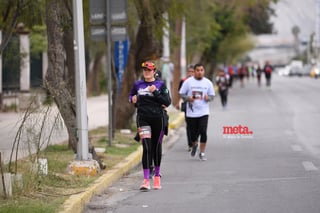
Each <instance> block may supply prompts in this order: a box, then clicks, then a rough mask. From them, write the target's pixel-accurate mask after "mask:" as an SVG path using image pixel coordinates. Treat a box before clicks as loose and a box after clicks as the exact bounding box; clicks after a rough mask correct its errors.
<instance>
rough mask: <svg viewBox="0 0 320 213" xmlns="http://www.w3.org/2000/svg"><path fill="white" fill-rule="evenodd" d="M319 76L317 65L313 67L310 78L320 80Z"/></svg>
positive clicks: (319, 70)
mask: <svg viewBox="0 0 320 213" xmlns="http://www.w3.org/2000/svg"><path fill="white" fill-rule="evenodd" d="M319 76H320V69H319V66H317V65H314V66H312V69H311V71H310V77H311V78H318V77H319Z"/></svg>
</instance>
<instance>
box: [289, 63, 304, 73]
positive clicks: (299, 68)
mask: <svg viewBox="0 0 320 213" xmlns="http://www.w3.org/2000/svg"><path fill="white" fill-rule="evenodd" d="M302 75H303V63H302V61H299V60H293V61H291V63H290V71H289V76H302Z"/></svg>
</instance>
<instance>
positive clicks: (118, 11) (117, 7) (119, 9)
mask: <svg viewBox="0 0 320 213" xmlns="http://www.w3.org/2000/svg"><path fill="white" fill-rule="evenodd" d="M110 7H111V8H110V12H111V24H123V23H126V22H127V0H111V6H110Z"/></svg>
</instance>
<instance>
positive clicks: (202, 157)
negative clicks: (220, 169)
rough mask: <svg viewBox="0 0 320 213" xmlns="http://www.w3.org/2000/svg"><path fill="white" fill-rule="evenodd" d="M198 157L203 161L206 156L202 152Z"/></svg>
mask: <svg viewBox="0 0 320 213" xmlns="http://www.w3.org/2000/svg"><path fill="white" fill-rule="evenodd" d="M199 158H200V160H203V161H205V160H207V158H206V156H205V154H204V153H203V152H202V153H200V154H199Z"/></svg>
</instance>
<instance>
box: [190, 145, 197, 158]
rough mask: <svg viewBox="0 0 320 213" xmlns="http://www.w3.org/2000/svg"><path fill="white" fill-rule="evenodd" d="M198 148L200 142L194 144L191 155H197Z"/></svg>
mask: <svg viewBox="0 0 320 213" xmlns="http://www.w3.org/2000/svg"><path fill="white" fill-rule="evenodd" d="M197 148H198V144H197V145H194V146H193V147H192V150H191V156H192V157H194V156H195V155H196V152H197Z"/></svg>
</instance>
